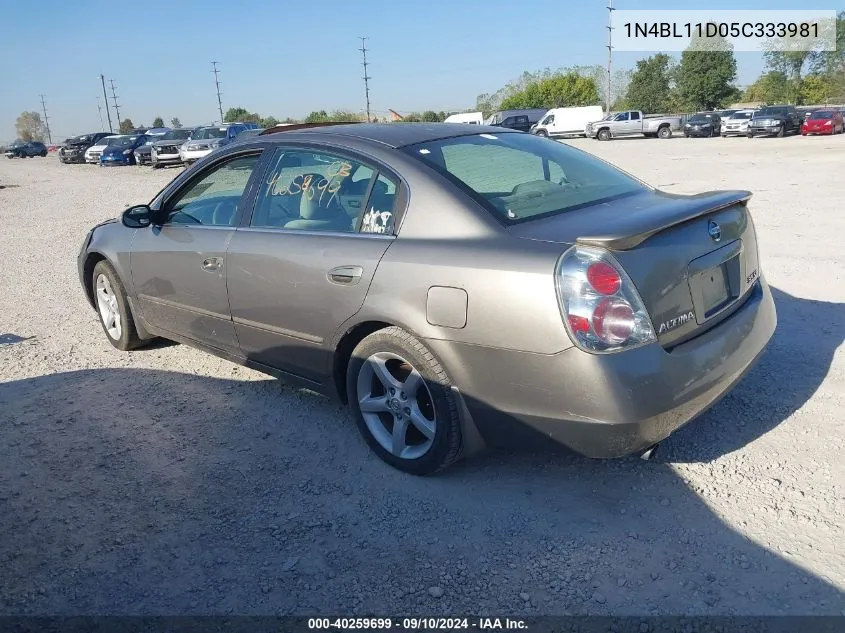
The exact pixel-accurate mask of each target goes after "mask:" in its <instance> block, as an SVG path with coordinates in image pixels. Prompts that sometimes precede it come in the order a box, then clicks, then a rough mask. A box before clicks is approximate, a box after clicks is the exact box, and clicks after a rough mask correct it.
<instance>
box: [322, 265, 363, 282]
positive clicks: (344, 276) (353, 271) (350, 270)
mask: <svg viewBox="0 0 845 633" xmlns="http://www.w3.org/2000/svg"><path fill="white" fill-rule="evenodd" d="M363 274H364V269H363V268H362V267H361V266H338V267H337V268H332V269H331V270H330V271H329V274H328V278H329V281H331V282H334V283H336V284H346V285H350V286H351V285H354V284H357V283H358V282H359V281H361V275H363Z"/></svg>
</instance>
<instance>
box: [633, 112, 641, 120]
mask: <svg viewBox="0 0 845 633" xmlns="http://www.w3.org/2000/svg"><path fill="white" fill-rule="evenodd" d="M639 118H640V113H639V112H631V120H632V121H638V120H639Z"/></svg>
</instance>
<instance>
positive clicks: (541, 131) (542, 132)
mask: <svg viewBox="0 0 845 633" xmlns="http://www.w3.org/2000/svg"><path fill="white" fill-rule="evenodd" d="M535 134H536V135H537V136H543V137H545V138H548V137H549V133H548V132H546V130H537V131H536V132H535Z"/></svg>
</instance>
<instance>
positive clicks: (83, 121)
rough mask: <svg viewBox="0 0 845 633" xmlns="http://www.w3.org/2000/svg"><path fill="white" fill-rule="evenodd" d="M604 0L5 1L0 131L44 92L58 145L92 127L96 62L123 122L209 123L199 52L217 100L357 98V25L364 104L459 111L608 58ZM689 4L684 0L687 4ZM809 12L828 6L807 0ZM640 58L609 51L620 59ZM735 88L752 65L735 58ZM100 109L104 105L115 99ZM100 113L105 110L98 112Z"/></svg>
mask: <svg viewBox="0 0 845 633" xmlns="http://www.w3.org/2000/svg"><path fill="white" fill-rule="evenodd" d="M606 4H607V3H606V1H605V0H581V1H579V2H574V1H571V0H534V1H533V2H530V3H519V2H513V0H509V1H502V2H500V1H498V0H486V1H482V0H473V1H467V0H449V1H447V0H423V1H422V2H407V3H406V2H404V1H403V0H396V1H388V0H358V1H357V2H341V1H338V0H322V2H320V3H313V4H311V3H308V4H306V3H294V2H284V1H280V0H276V1H269V0H242V1H241V2H237V3H236V2H221V1H220V0H205V1H203V2H197V1H185V0H183V1H178V0H169V1H167V2H164V1H161V0H144V2H138V3H129V2H109V3H106V2H102V1H100V2H95V1H93V0H72V1H67V0H44V1H42V2H41V3H39V4H38V10H34V9H35V5H33V4H32V3H30V2H4V3H3V26H4V28H3V34H4V46H3V53H2V60H0V85H3V86H5V87H6V90H4V92H5V94H4V95H3V97H2V98H0V141H4V140H11V139H13V138H14V121H15V118H16V117H17V116H18V115H19V114H20V113H21V112H22V111H24V110H36V109H40V102H39V94H41V93H43V94H45V95H46V100H47V108H48V114H49V115H50V123H51V128H52V131H53V132H54V134H53V140H54V141H60V140H61V139H63V138H65V137H67V136H69V135H72V134H79V133H83V132H89V131H92V130H95V129H99V128H100V123H99V117H98V113H97V101H96V98H97V96H100V98H101V100H102V89H101V86H100V81H99V79H98V77H99V75H100V73H103V74H104V75H105V76H106V78H107V79H109V78H113V79H114V80H115V84H116V85H117V93H118V104H119V105H120V114H121V118H124V117H125V116H129V117H131V118H132V120H133V122H135V123H136V124H142V123H143V124H147V125H149V124H151V123H152V120H153V118H154V117H155V116H156V115H161V116H162V117H163V118H164V119H165V121H169V120H170V118H171V117H173V116H178V117H179V118H180V119H181V121H182V123H184V124H186V125H187V124H194V123H205V122H210V121H212V120H214V119H216V118H218V114H217V98H216V94H215V88H214V81H213V76H212V74H211V64H210V62H211V60H217V61H219V62H220V64H219V69H220V81H221V88H222V92H223V96H222V99H223V108H224V111H225V109H226V108H228V107H230V106H243V107H245V108H247V109H249V110H250V111H257V112H259V113H261V114H263V115H268V114H272V115H273V116H276V117H277V118H280V119H281V118H284V117H286V116H293V117H300V116H304V115H305V114H307V113H308V112H309V111H311V110H315V109H326V110H333V109H340V108H342V109H348V110H355V111H360V110H363V108H364V90H363V82H362V80H361V75H362V69H361V53H360V51H359V50H358V49H359V48H360V40H358V39H357V37H358V36H360V35H367V36H368V37H369V40H368V41H367V47H368V48H369V49H370V52H369V53H368V58H369V61H370V63H371V66H370V67H369V74H370V76H371V77H372V79H371V82H370V87H371V102H372V107H373V110H375V111H378V112H385V111H386V110H387V108H392V109H394V110H397V111H399V112H408V111H411V110H423V109H433V110H450V109H455V110H457V109H464V108H467V107H472V106H473V105H474V104H475V97H476V95H478V94H479V93H482V92H492V91H495V90H496V89H498V88H499V87H501V86H502V85H504V84H505V83H506V82H507V81H508V80H510V79H513V78H515V77H517V76H518V75H520V74H521V73H522V71H523V70H538V69H541V68H544V67H547V66H549V67H553V68H555V67H560V66H575V65H588V64H604V63H605V61H606V56H607V53H606V49H605V40H606V29H605V26H606V24H607V11H606V9H605V7H606ZM615 6H617V7H618V8H624V9H667V10H668V9H677V8H679V5H678V3H677V0H675V1H664V0H615ZM698 7H699V5H689V6H688V7H684V8H698ZM701 8H709V9H764V8H765V9H796V8H801V3H800V2H796V1H795V0H790V1H788V0H746V1H744V2H743V1H737V0H731V1H722V0H707V2H706V3H702V5H701ZM816 8H835V7H832V6H831V7H824V6H817V7H816ZM647 55H648V54H646V53H621V52H620V53H616V54H614V67H617V68H623V67H632V66H633V65H634V64H635V62H636V60H637V59H639V58H641V57H645V56H647ZM737 61H738V64H739V83H740V84H746V83H750V82H751V81H753V79H754V78H755V77H756V76H757V75H758V74H759V72H760V71H761V70H762V66H763V62H762V58H761V56H760V55H759V54H757V53H737ZM112 118H114V111H113V110H112ZM103 120H105V113H103Z"/></svg>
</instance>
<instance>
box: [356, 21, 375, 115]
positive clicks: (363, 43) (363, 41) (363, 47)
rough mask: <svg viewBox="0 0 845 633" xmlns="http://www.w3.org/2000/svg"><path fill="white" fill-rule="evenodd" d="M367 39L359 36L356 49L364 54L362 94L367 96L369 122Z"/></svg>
mask: <svg viewBox="0 0 845 633" xmlns="http://www.w3.org/2000/svg"><path fill="white" fill-rule="evenodd" d="M368 39H369V38H367V37H363V36H362V37H361V48H360V49H358V50H360V51H361V53H362V54H363V55H364V63H363V64H362V65H363V66H364V77H363V79H364V94H365V95H366V97H367V123H369V122H370V121H371V120H372V119H371V118H370V79H372V77H370V76H369V75H368V74H367V66H369V64H368V63H367V40H368Z"/></svg>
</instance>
